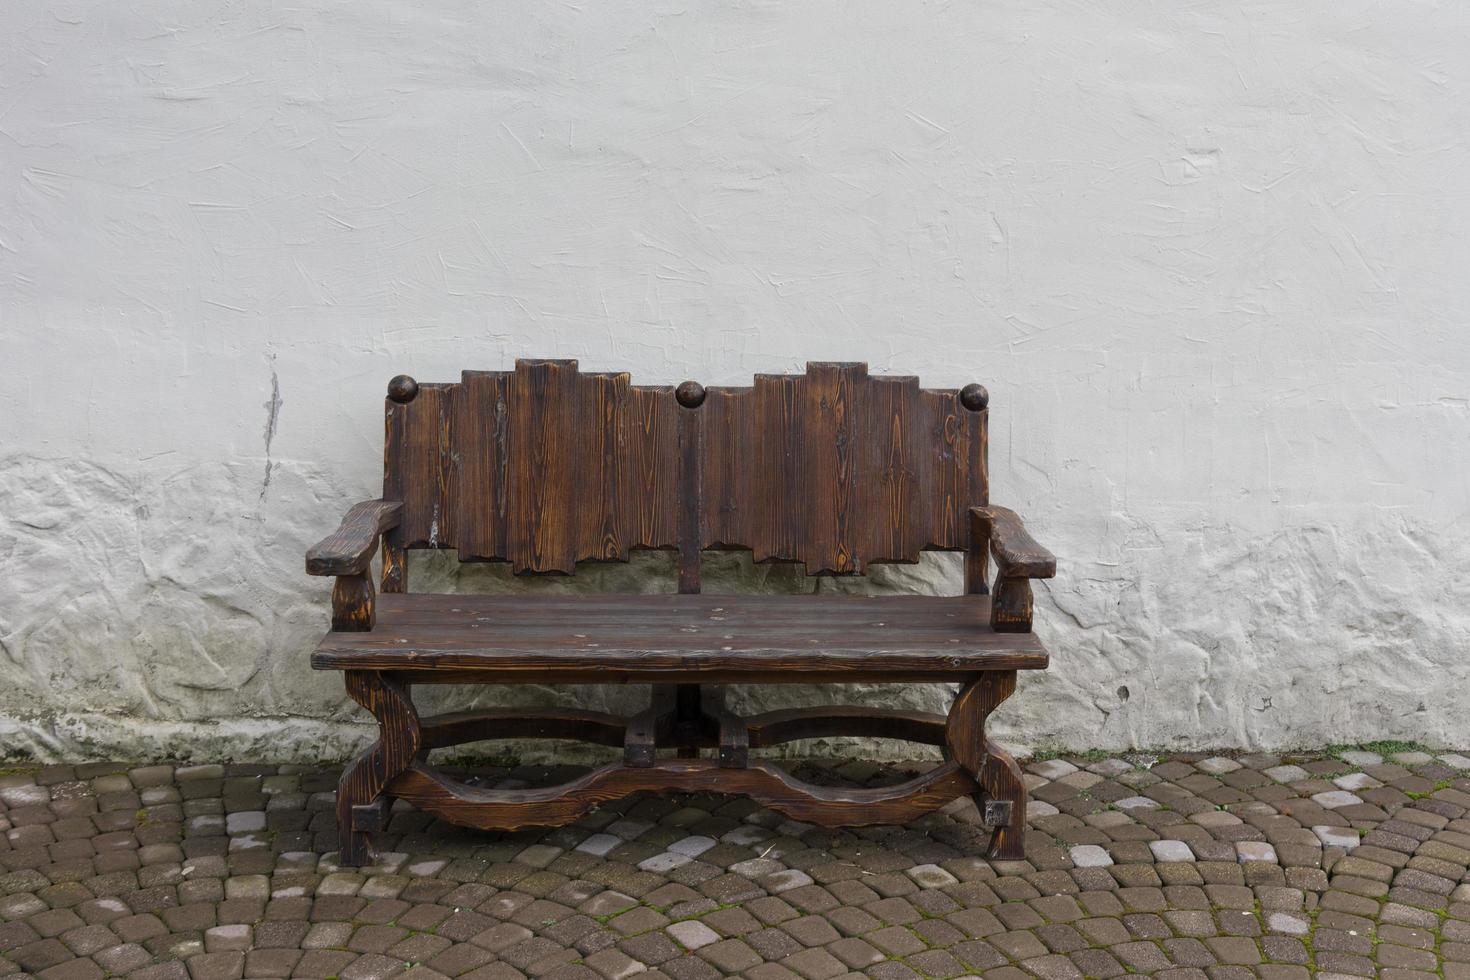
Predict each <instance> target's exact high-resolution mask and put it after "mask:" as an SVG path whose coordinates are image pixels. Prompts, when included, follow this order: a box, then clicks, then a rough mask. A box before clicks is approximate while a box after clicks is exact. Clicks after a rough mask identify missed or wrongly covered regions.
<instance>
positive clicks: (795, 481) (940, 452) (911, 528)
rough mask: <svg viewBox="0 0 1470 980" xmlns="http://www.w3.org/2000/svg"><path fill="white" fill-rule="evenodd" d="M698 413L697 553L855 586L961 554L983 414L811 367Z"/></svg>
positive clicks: (829, 367) (975, 488) (973, 500)
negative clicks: (887, 566)
mask: <svg viewBox="0 0 1470 980" xmlns="http://www.w3.org/2000/svg"><path fill="white" fill-rule="evenodd" d="M701 411H703V412H704V413H705V419H704V432H703V442H702V445H701V450H700V457H701V460H702V462H701V466H700V476H701V480H702V485H701V496H702V506H701V510H702V513H703V521H702V531H703V536H702V539H701V546H702V547H704V548H748V549H750V550H751V551H752V552H753V553H754V557H755V560H756V561H758V562H764V561H800V562H803V563H804V564H805V566H806V570H807V572H808V573H809V574H834V575H849V574H859V573H861V572H862V571H863V570H864V568H865V567H866V566H867V565H868V564H871V563H873V562H914V561H917V560H918V557H919V553H920V552H921V551H923V550H926V549H940V550H960V549H963V548H965V547H966V545H967V543H968V534H969V529H968V527H967V526H966V522H965V521H964V519H963V518H964V515H965V514H966V513H967V511H968V509H969V508H970V507H972V506H980V505H983V504H984V503H986V502H988V499H989V498H988V494H989V489H988V476H987V472H986V466H985V461H984V460H985V444H986V418H987V412H986V411H984V410H981V411H970V410H969V409H966V408H964V407H963V406H961V405H960V402H959V396H958V393H957V392H954V391H930V390H925V389H921V388H920V387H919V382H918V379H916V378H911V377H872V376H870V375H869V374H868V372H867V367H866V365H863V364H857V363H812V364H808V365H807V372H806V374H805V375H757V376H756V378H755V384H754V385H753V386H752V387H750V388H725V387H711V388H709V389H708V390H707V393H706V398H705V402H704V406H703V408H702V409H701Z"/></svg>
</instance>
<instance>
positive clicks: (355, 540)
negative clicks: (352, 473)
mask: <svg viewBox="0 0 1470 980" xmlns="http://www.w3.org/2000/svg"><path fill="white" fill-rule="evenodd" d="M402 511H403V505H402V504H400V503H399V502H398V501H396V500H364V501H363V502H362V503H360V504H354V505H353V506H352V509H351V510H349V511H348V512H347V516H345V517H343V518H342V523H341V525H339V526H338V528H337V530H335V531H333V532H332V533H331V534H329V535H327V536H326V537H325V538H323V539H322V540H320V541H318V542H317V543H316V544H314V545H312V546H311V547H310V548H308V549H307V551H306V574H308V575H361V574H363V573H364V572H366V571H367V570H368V566H369V565H371V564H372V560H373V552H375V551H377V550H378V541H379V539H380V538H381V537H382V536H383V532H385V531H388V530H390V529H392V528H394V527H397V526H398V520H399V515H400V514H401V513H402Z"/></svg>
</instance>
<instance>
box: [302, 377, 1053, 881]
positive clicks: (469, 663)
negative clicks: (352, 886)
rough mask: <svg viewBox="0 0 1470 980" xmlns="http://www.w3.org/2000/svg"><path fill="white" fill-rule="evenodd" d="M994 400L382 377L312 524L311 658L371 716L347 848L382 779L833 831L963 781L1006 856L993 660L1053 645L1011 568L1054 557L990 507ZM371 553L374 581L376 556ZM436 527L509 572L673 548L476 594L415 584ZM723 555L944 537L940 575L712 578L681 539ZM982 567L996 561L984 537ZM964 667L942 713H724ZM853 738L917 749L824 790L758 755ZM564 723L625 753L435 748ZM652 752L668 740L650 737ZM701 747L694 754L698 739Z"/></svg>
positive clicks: (384, 808)
mask: <svg viewBox="0 0 1470 980" xmlns="http://www.w3.org/2000/svg"><path fill="white" fill-rule="evenodd" d="M987 401H988V396H987V394H986V392H985V389H984V388H983V387H981V386H980V385H977V384H972V385H969V386H968V387H966V388H964V389H963V390H961V391H941V390H930V389H924V388H920V387H919V383H918V380H917V379H915V378H910V377H869V375H868V373H867V368H866V366H865V365H862V364H809V365H807V372H806V374H805V375H757V376H756V379H755V384H754V386H753V387H750V388H726V387H711V388H709V389H705V388H703V387H701V386H700V385H698V384H695V383H693V382H685V383H684V384H682V385H680V386H679V387H678V388H677V389H675V388H669V387H639V386H635V385H632V384H630V383H629V379H628V375H626V374H582V373H580V372H579V371H578V370H577V364H576V362H575V361H517V362H516V367H515V370H514V371H498V372H480V371H467V372H465V373H464V376H463V378H462V380H461V381H459V382H458V383H452V384H423V385H420V384H417V383H416V382H415V381H414V380H413V379H412V378H408V377H406V376H399V377H397V378H394V379H393V380H392V381H391V382H390V383H389V385H388V400H387V403H386V413H387V437H386V440H385V446H384V481H383V499H381V500H371V501H367V502H365V503H361V504H358V505H356V506H355V507H353V508H352V509H351V510H350V511H349V512H348V514H347V516H346V518H345V519H344V520H343V522H342V525H341V527H339V528H338V529H337V530H336V531H335V532H333V533H332V534H331V535H329V536H328V537H327V538H326V539H324V540H323V541H321V542H320V543H319V544H317V545H316V546H314V547H313V548H311V550H309V551H308V552H307V555H306V569H307V571H308V572H309V573H310V574H312V575H332V576H336V584H335V586H334V587H333V589H332V630H331V632H329V633H328V634H327V635H326V637H325V638H324V639H323V640H322V641H321V643H320V644H319V645H318V647H317V649H316V653H315V654H314V655H313V657H312V666H313V667H316V668H318V669H324V670H341V671H343V672H344V677H345V679H346V683H347V691H348V693H349V694H350V695H351V696H352V698H353V699H355V700H356V701H357V702H358V703H359V704H361V705H362V706H363V707H365V708H367V709H368V710H369V711H370V712H372V713H373V715H374V716H375V717H376V718H377V720H378V723H379V727H380V737H379V738H378V740H377V741H376V742H375V743H374V744H373V745H372V746H371V747H369V748H368V749H367V750H366V751H364V752H363V753H362V754H361V755H360V756H358V757H357V759H356V760H354V761H353V762H352V763H351V764H350V765H349V766H348V767H347V770H346V772H345V773H344V774H343V776H342V782H341V786H340V788H339V790H338V795H337V821H338V828H339V831H340V834H341V848H342V862H343V863H344V864H347V865H360V864H363V863H364V862H367V861H369V860H371V857H372V849H371V841H370V834H371V833H372V832H373V831H375V830H381V829H382V828H383V827H384V826H385V824H386V822H387V819H388V813H389V808H390V806H391V804H392V801H393V800H394V799H402V800H405V801H407V802H409V803H411V804H413V805H414V806H416V807H418V808H420V809H422V810H425V811H427V812H430V813H433V814H435V815H437V816H439V817H442V818H443V819H445V820H448V821H450V822H453V823H456V824H462V825H466V826H471V827H479V828H483V829H487V830H514V829H518V828H521V827H534V826H551V825H556V824H562V823H566V822H569V821H572V820H575V819H577V818H578V817H579V816H581V815H582V814H584V813H586V812H587V811H588V810H590V809H591V808H593V807H594V806H596V805H597V804H599V803H602V802H606V801H609V800H614V799H618V798H620V797H623V796H626V795H628V794H630V793H635V792H638V791H641V790H649V791H694V790H714V791H719V792H729V793H744V794H748V795H749V796H751V797H753V798H754V799H756V800H758V801H759V802H761V803H762V804H764V805H766V806H768V807H770V808H772V809H774V810H777V811H779V812H781V813H784V814H786V815H788V816H790V817H792V818H793V819H796V820H804V821H810V822H812V823H817V824H822V825H826V826H861V825H867V824H877V823H902V822H904V821H907V820H910V819H912V818H914V817H916V816H918V815H920V814H922V813H925V812H928V811H930V810H933V809H936V808H938V807H940V806H943V805H944V804H946V803H948V802H950V801H951V800H953V799H955V798H956V797H958V796H961V795H967V794H968V795H971V796H974V797H975V799H976V802H977V804H978V805H979V806H980V809H981V813H982V815H983V819H984V821H985V823H986V825H988V826H990V827H992V828H994V832H993V835H992V837H991V843H990V849H989V852H988V853H989V854H990V856H992V857H999V858H1019V857H1021V855H1022V852H1023V838H1022V833H1023V830H1024V827H1025V819H1026V812H1025V811H1026V790H1025V786H1024V784H1023V783H1022V781H1021V773H1020V770H1019V769H1018V768H1017V766H1016V763H1015V761H1014V760H1013V759H1012V758H1011V757H1010V756H1009V755H1007V754H1006V752H1005V751H1003V750H1002V749H1001V748H1000V747H999V746H996V745H994V744H992V743H990V742H989V741H988V740H987V739H986V736H985V720H986V717H987V716H988V715H989V714H990V713H991V712H992V711H994V710H995V708H996V707H997V706H998V705H999V704H1000V703H1001V702H1002V701H1004V700H1005V699H1006V698H1007V697H1009V696H1010V695H1011V693H1012V692H1013V691H1014V690H1015V686H1016V671H1018V670H1034V669H1040V668H1044V667H1045V666H1046V665H1047V653H1046V650H1045V649H1044V648H1043V647H1042V645H1041V643H1040V642H1039V641H1038V640H1037V639H1036V637H1035V636H1034V635H1032V633H1031V584H1030V580H1031V579H1033V578H1048V577H1050V576H1052V575H1053V574H1055V571H1056V561H1055V559H1054V558H1053V557H1052V555H1051V554H1050V553H1049V552H1047V551H1046V550H1045V549H1044V548H1042V547H1041V546H1040V545H1038V544H1037V543H1036V542H1035V541H1033V540H1032V539H1031V537H1030V536H1029V535H1028V534H1027V533H1026V531H1025V529H1024V528H1023V526H1022V524H1021V521H1020V519H1019V518H1018V517H1017V516H1016V515H1015V514H1014V513H1013V512H1011V511H1009V510H1006V509H1004V508H1001V507H993V506H990V503H989V477H988V471H987V463H986V425H987V418H988V409H987ZM380 545H381V551H382V579H381V580H382V591H383V593H384V594H383V595H382V597H381V598H379V597H377V595H376V590H375V589H374V586H373V577H372V571H371V563H372V559H373V555H374V553H375V552H377V551H378V550H379V547H380ZM414 548H446V549H453V550H455V551H456V552H457V553H458V558H459V560H460V561H508V562H510V563H511V567H512V569H513V570H514V571H515V572H516V573H523V574H571V573H572V572H573V571H574V570H575V567H576V565H577V563H579V562H584V561H626V560H627V559H628V557H629V554H630V552H632V551H634V550H636V549H663V550H667V551H672V552H674V553H675V555H676V559H677V567H678V592H677V593H670V594H667V595H601V596H589V597H567V596H555V597H552V596H529V595H515V596H486V595H433V594H415V593H410V592H409V591H408V570H407V562H406V554H407V552H408V551H409V550H410V549H414ZM709 549H746V550H749V551H751V552H753V555H754V559H755V560H756V561H758V562H768V561H782V562H801V563H803V564H804V565H805V570H806V572H807V573H808V574H812V575H856V574H861V573H863V571H864V570H865V569H866V568H867V567H868V566H869V565H871V564H874V563H878V562H915V561H917V560H918V559H919V555H920V552H921V551H924V550H945V551H963V552H965V553H966V565H965V567H966V576H965V578H966V583H965V592H966V594H965V595H963V596H958V597H935V596H917V595H913V596H881V597H865V596H850V595H800V596H797V595H712V594H702V593H701V592H700V555H701V553H702V552H703V551H705V550H709ZM992 559H993V560H994V563H995V568H996V574H995V578H994V581H993V582H992V581H991V578H990V575H989V566H990V563H991V560H992ZM879 681H882V682H958V683H960V684H961V685H962V687H961V689H960V692H959V694H958V696H957V697H956V698H955V700H954V704H953V705H952V707H951V708H950V711H949V715H948V717H944V716H940V715H931V714H927V713H924V712H914V711H901V710H892V709H884V708H875V707H844V706H834V707H825V708H810V709H800V710H786V711H775V712H769V713H766V714H762V715H757V716H754V717H749V718H740V717H737V716H736V715H734V714H732V713H731V712H730V711H728V710H727V709H726V708H725V703H724V697H723V685H727V684H780V683H852V682H879ZM461 683H465V684H522V683H533V684H545V683H610V684H648V685H651V691H652V694H651V697H650V704H649V707H648V709H647V710H645V711H643V712H641V713H639V714H637V715H634V716H633V717H631V718H623V717H619V716H616V715H611V714H605V713H601V712H595V711H576V710H530V709H521V708H515V709H502V710H488V711H475V712H464V713H456V714H449V715H439V716H435V717H420V716H419V714H418V712H417V710H416V709H415V707H414V704H413V699H412V697H411V692H412V689H413V687H414V685H417V684H461ZM839 735H863V736H871V737H880V738H897V739H907V740H909V741H913V742H918V743H924V744H929V745H935V746H939V747H940V749H941V751H942V753H943V756H944V761H943V762H941V763H940V764H939V765H938V766H936V767H935V768H934V769H932V770H930V771H929V772H927V773H925V774H924V775H922V776H920V777H918V778H916V779H913V780H911V781H909V782H906V783H903V784H900V785H896V786H889V787H884V788H879V789H832V788H821V787H817V786H812V785H808V784H805V783H803V782H800V781H799V780H797V779H795V778H793V777H792V776H790V775H788V774H787V773H786V772H785V771H783V770H782V769H780V768H778V767H777V766H775V765H773V764H771V763H769V762H766V761H762V760H760V759H757V758H753V757H752V756H751V753H750V750H751V749H759V748H763V747H766V746H770V745H777V744H780V743H782V742H789V741H791V740H793V739H802V738H817V737H828V736H839ZM499 738H560V739H578V740H583V741H588V742H593V743H600V744H603V745H610V746H614V747H616V748H620V749H621V750H622V758H621V760H620V761H618V762H615V763H612V764H610V765H606V766H603V767H601V768H598V769H595V770H593V771H591V772H590V773H588V774H587V775H585V776H583V777H581V778H579V779H576V780H574V781H572V782H570V783H567V784H566V785H563V786H558V787H553V788H550V789H532V790H500V789H494V790H492V789H483V788H477V787H472V786H469V785H466V784H464V783H461V782H457V781H455V780H453V779H451V778H450V777H448V776H446V775H444V774H443V773H441V772H439V771H437V770H436V769H435V768H434V767H433V766H431V765H430V763H429V760H428V754H429V752H430V751H431V750H433V749H436V748H440V747H443V746H449V745H457V744H461V743H464V742H473V741H479V740H482V739H499ZM665 749H666V750H669V751H668V752H665V753H664V754H663V755H662V756H661V755H660V754H659V753H660V750H665ZM706 750H708V753H707V754H706Z"/></svg>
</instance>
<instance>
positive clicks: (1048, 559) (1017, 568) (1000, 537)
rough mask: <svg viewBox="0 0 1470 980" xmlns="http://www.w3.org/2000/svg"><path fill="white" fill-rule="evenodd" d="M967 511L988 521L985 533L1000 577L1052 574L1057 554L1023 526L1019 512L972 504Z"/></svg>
mask: <svg viewBox="0 0 1470 980" xmlns="http://www.w3.org/2000/svg"><path fill="white" fill-rule="evenodd" d="M970 513H971V514H972V515H974V516H975V517H978V518H979V519H980V520H981V521H982V522H985V523H988V524H989V525H990V530H989V532H988V533H987V535H986V536H987V537H988V538H989V540H990V548H991V553H992V554H993V555H995V564H996V567H997V568H998V569H999V570H1000V577H1001V578H1053V577H1055V576H1056V574H1057V556H1056V555H1054V554H1052V553H1051V552H1050V551H1047V550H1046V549H1045V548H1043V547H1042V546H1041V545H1040V544H1038V543H1037V541H1036V539H1035V538H1033V537H1032V536H1031V535H1030V533H1029V532H1028V531H1027V530H1026V525H1025V524H1023V523H1022V522H1021V515H1019V514H1017V513H1016V512H1015V511H1013V510H1011V509H1010V508H1008V507H972V508H970Z"/></svg>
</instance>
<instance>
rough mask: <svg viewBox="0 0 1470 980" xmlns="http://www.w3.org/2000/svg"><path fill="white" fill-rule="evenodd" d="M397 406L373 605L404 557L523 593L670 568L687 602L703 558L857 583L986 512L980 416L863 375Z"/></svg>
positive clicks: (558, 382) (513, 379)
mask: <svg viewBox="0 0 1470 980" xmlns="http://www.w3.org/2000/svg"><path fill="white" fill-rule="evenodd" d="M401 389H402V390H401V391H400V392H399V396H400V397H402V398H406V399H407V400H406V401H400V400H398V399H396V398H393V397H390V398H389V399H388V400H387V401H386V402H385V411H386V419H387V430H386V439H385V454H384V498H385V499H388V500H400V501H402V502H403V516H402V521H401V526H400V527H399V528H398V529H396V530H394V531H392V532H390V534H389V535H388V537H387V539H386V546H385V562H384V591H385V592H398V591H403V590H404V589H405V588H406V584H405V583H404V581H403V575H404V572H403V563H402V561H401V556H402V552H403V551H404V550H406V549H412V548H452V549H456V550H457V551H458V553H459V557H460V558H461V559H462V560H466V561H509V562H511V564H512V567H513V568H514V569H515V571H517V572H529V573H545V572H555V573H571V572H572V571H573V569H574V568H575V566H576V563H577V562H579V561H620V560H626V559H627V557H628V554H629V552H630V551H632V550H634V549H640V548H661V549H669V550H674V551H676V552H678V554H679V559H680V560H679V570H680V589H681V590H682V591H685V592H692V591H695V590H696V589H697V588H698V577H699V572H698V552H699V551H701V550H703V549H705V548H723V549H728V548H745V549H749V550H751V551H752V552H753V553H754V556H755V559H756V560H757V561H762V562H764V561H793V562H796V561H799V562H802V563H804V564H805V566H806V569H807V571H808V572H810V573H813V574H834V575H850V574H861V573H862V572H863V571H864V569H865V568H866V566H867V565H869V564H871V563H873V562H886V561H894V562H914V561H917V560H918V557H919V554H920V552H922V551H924V550H926V549H940V550H959V549H963V548H964V547H965V546H966V544H967V541H968V534H969V530H968V528H967V527H966V521H965V515H966V513H967V511H968V509H969V508H971V507H977V506H984V505H986V504H988V502H989V475H988V468H987V467H988V464H987V458H986V457H987V452H986V446H987V438H988V436H987V419H988V410H987V409H985V408H983V407H982V408H979V409H971V408H967V407H965V405H964V404H962V402H961V399H960V397H959V393H958V392H956V391H952V390H929V389H923V388H920V387H919V382H918V379H916V378H912V377H900V376H894V377H878V376H870V375H869V374H868V372H867V367H866V365H863V364H859V363H825V362H814V363H811V364H808V365H807V371H806V373H805V374H802V375H757V376H756V378H755V382H754V385H753V386H752V387H750V388H729V387H712V388H709V389H704V388H702V387H700V386H699V385H692V387H691V386H686V387H685V389H683V390H684V394H685V399H684V402H682V403H681V402H680V401H679V399H678V397H677V396H676V395H675V392H674V389H672V388H668V387H662V386H658V387H639V386H634V385H632V384H630V382H629V379H628V375H626V374H621V373H618V374H595V373H586V374H584V373H582V372H580V371H579V370H578V367H577V363H576V362H575V361H551V360H519V361H517V362H516V367H515V370H514V371H492V372H485V371H466V372H465V373H464V375H463V377H462V379H461V381H460V382H458V383H454V384H417V383H414V384H413V385H412V387H411V388H410V387H409V386H407V385H406V384H405V385H403V386H401ZM975 404H979V403H975Z"/></svg>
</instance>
